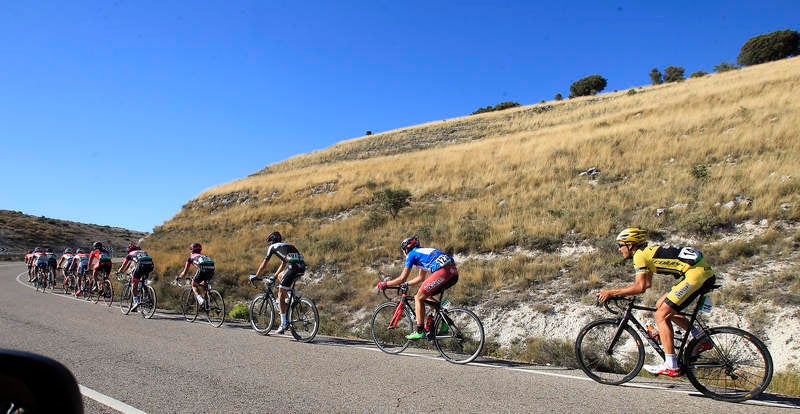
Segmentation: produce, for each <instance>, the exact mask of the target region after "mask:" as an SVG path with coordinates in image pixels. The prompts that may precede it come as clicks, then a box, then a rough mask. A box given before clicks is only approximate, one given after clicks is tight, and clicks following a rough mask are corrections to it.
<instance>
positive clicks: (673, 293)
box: [664, 260, 717, 310]
mask: <svg viewBox="0 0 800 414" xmlns="http://www.w3.org/2000/svg"><path fill="white" fill-rule="evenodd" d="M716 281H717V277H716V276H714V271H713V270H711V268H710V267H709V266H708V265H706V264H705V261H703V260H701V261H700V262H698V263H697V264H696V265H694V266H692V268H691V269H689V270H687V271H686V273H684V275H683V278H682V279H681V280H680V281H679V282H678V283H676V284H675V286H673V287H672V289H671V290H670V292H669V293H668V294H667V298H666V300H664V302H665V303H666V304H668V305H669V306H671V307H672V308H673V309H676V310H682V309H683V308H685V307H686V306H687V305H688V304H690V303H691V302H692V301H693V300H694V299H695V298H696V297H697V296H699V295H700V293H702V292H703V291H705V290H706V289H708V288H711V287H712V286H714V283H716Z"/></svg>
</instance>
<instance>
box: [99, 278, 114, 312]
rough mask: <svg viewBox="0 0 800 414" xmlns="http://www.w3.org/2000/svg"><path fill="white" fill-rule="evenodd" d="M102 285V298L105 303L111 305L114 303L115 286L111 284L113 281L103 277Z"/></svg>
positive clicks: (100, 294)
mask: <svg viewBox="0 0 800 414" xmlns="http://www.w3.org/2000/svg"><path fill="white" fill-rule="evenodd" d="M100 286H101V287H102V289H101V290H100V291H99V292H98V293H99V296H100V299H102V300H103V304H105V305H106V306H109V307H110V306H111V304H113V303H114V287H113V286H112V285H111V281H110V280H108V279H105V278H103V281H102V282H101V283H100Z"/></svg>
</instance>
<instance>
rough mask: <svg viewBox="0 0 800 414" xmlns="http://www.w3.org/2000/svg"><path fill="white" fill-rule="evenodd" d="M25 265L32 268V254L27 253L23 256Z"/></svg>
mask: <svg viewBox="0 0 800 414" xmlns="http://www.w3.org/2000/svg"><path fill="white" fill-rule="evenodd" d="M25 264H26V265H28V267H31V266H33V253H28V254H26V255H25Z"/></svg>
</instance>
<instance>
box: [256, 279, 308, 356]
mask: <svg viewBox="0 0 800 414" xmlns="http://www.w3.org/2000/svg"><path fill="white" fill-rule="evenodd" d="M262 280H264V278H262V277H255V276H250V284H251V285H253V282H254V281H262ZM275 289H278V287H277V286H275V281H274V279H272V278H269V279H267V281H266V282H265V283H264V293H261V294H259V295H256V297H255V298H253V300H252V301H251V302H250V306H249V307H248V316H249V318H250V326H252V327H253V329H254V330H255V331H256V332H258V333H260V334H261V335H266V334H268V333H269V332H270V331H271V330H272V329H274V328H276V327H278V326H280V323H281V319H280V307H279V303H278V295H277V294H276V293H275ZM287 294H288V297H287V298H286V300H287V303H288V304H289V305H288V309H287V312H286V321H287V325H288V327H289V332H291V333H292V336H293V337H294V339H296V340H298V341H300V342H311V341H312V340H313V339H314V337H315V336H317V331H318V330H319V311H317V305H316V304H315V303H314V301H313V300H311V299H310V298H307V297H305V296H301V295H300V294H298V293H297V290H296V289H295V288H294V287H292V289H290V290H288V291H287Z"/></svg>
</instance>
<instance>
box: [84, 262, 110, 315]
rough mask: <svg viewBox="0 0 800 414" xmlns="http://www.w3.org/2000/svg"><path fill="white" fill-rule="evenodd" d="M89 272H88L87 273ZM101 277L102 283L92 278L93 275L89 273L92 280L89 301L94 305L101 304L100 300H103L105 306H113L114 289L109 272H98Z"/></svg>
mask: <svg viewBox="0 0 800 414" xmlns="http://www.w3.org/2000/svg"><path fill="white" fill-rule="evenodd" d="M88 272H89V271H88V270H87V273H88ZM98 272H99V275H98V276H100V282H97V281H96V280H95V279H94V278H92V276H91V273H89V275H88V276H89V278H91V279H92V282H91V286H92V287H91V289H90V290H89V297H88V298H87V300H91V301H92V302H94V303H98V302H100V299H102V300H103V304H105V305H106V306H109V307H110V306H111V305H112V303H113V302H114V287H113V286H112V285H111V281H110V280H109V279H108V273H109V271H108V270H98Z"/></svg>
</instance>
